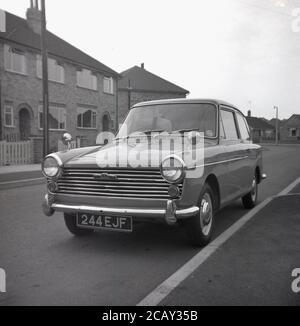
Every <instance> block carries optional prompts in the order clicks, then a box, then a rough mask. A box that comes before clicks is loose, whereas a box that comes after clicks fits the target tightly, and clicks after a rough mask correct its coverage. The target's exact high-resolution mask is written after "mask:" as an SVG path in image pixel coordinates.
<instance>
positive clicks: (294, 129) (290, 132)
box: [289, 128, 298, 137]
mask: <svg viewBox="0 0 300 326" xmlns="http://www.w3.org/2000/svg"><path fill="white" fill-rule="evenodd" d="M293 131H295V132H296V135H295V136H293V135H292V133H293ZM289 136H290V137H298V130H297V128H289Z"/></svg>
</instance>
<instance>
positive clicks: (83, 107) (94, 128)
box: [76, 105, 98, 130]
mask: <svg viewBox="0 0 300 326" xmlns="http://www.w3.org/2000/svg"><path fill="white" fill-rule="evenodd" d="M81 110H82V111H83V110H89V111H92V113H93V114H95V115H94V117H95V127H93V120H92V121H91V127H84V126H83V121H81V126H79V125H78V115H79V114H83V113H82V112H80V111H81ZM93 114H92V119H93ZM97 118H98V112H97V109H96V108H90V107H87V106H82V105H79V106H77V114H76V127H77V129H88V130H97Z"/></svg>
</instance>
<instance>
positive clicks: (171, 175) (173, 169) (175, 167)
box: [160, 155, 186, 183]
mask: <svg viewBox="0 0 300 326" xmlns="http://www.w3.org/2000/svg"><path fill="white" fill-rule="evenodd" d="M160 170H161V174H162V176H163V177H164V179H165V180H166V181H167V182H169V183H179V182H181V181H182V180H183V179H184V177H185V171H186V166H185V163H184V161H183V160H182V159H181V158H180V157H178V156H175V155H174V156H169V157H167V158H165V159H164V160H163V162H162V164H161V168H160Z"/></svg>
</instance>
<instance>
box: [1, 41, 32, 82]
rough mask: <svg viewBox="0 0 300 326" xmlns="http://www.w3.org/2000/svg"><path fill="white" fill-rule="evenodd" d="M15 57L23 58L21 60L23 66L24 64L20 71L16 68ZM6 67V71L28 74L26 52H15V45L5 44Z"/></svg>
mask: <svg viewBox="0 0 300 326" xmlns="http://www.w3.org/2000/svg"><path fill="white" fill-rule="evenodd" d="M15 57H19V58H22V61H21V66H22V71H18V70H17V69H14V67H13V66H14V60H15ZM4 67H5V70H6V71H9V72H13V73H16V74H20V75H24V76H26V75H27V60H26V54H25V53H22V54H19V53H14V52H13V47H11V46H9V45H7V44H4Z"/></svg>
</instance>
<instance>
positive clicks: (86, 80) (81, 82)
mask: <svg viewBox="0 0 300 326" xmlns="http://www.w3.org/2000/svg"><path fill="white" fill-rule="evenodd" d="M76 79H77V86H78V87H81V88H85V89H89V90H92V91H97V90H98V78H97V76H96V75H95V74H94V73H93V72H92V71H91V70H88V69H81V70H77V74H76Z"/></svg>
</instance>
